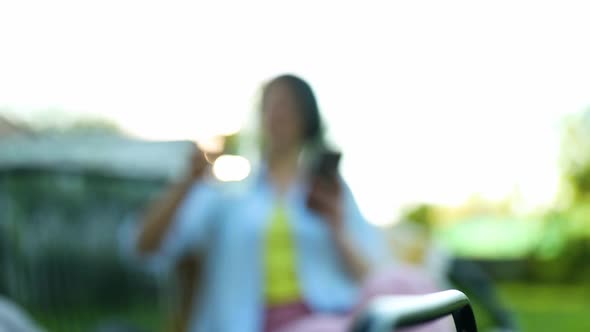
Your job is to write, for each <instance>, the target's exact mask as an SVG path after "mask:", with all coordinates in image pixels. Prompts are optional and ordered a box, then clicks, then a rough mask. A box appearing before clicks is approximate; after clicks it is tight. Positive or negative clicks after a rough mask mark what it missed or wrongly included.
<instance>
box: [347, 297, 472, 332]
mask: <svg viewBox="0 0 590 332" xmlns="http://www.w3.org/2000/svg"><path fill="white" fill-rule="evenodd" d="M448 315H452V316H453V320H454V321H455V327H456V329H457V331H459V332H477V325H476V322H475V316H474V315H473V310H472V308H471V305H470V303H469V299H468V298H467V296H466V295H465V294H463V293H462V292H460V291H458V290H448V291H443V292H438V293H431V294H426V295H412V296H405V295H404V296H383V297H378V298H376V299H375V300H373V301H372V302H371V303H370V304H369V305H368V306H367V309H366V310H365V311H363V312H362V313H361V314H360V315H359V316H357V317H356V320H355V322H354V323H353V325H352V329H351V332H391V331H395V330H396V329H397V328H401V327H409V326H415V325H418V324H421V323H426V322H430V321H433V320H435V319H438V318H442V317H445V316H448Z"/></svg>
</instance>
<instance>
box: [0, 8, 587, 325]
mask: <svg viewBox="0 0 590 332" xmlns="http://www.w3.org/2000/svg"><path fill="white" fill-rule="evenodd" d="M589 10H590V7H588V6H587V5H584V4H576V5H574V4H572V3H568V4H560V5H557V4H546V3H544V4H540V3H536V2H529V1H525V2H518V3H512V4H471V3H469V4H468V3H459V2H450V3H449V2H445V3H436V2H430V3H428V4H427V5H422V4H402V3H394V4H391V3H386V2H368V3H364V2H363V4H360V3H358V4H341V3H330V2H326V3H322V4H317V3H312V2H306V1H304V2H297V4H290V5H288V4H276V3H273V2H260V1H258V2H254V3H250V2H248V3H244V4H236V3H234V4H232V5H231V6H229V7H227V6H225V5H221V4H208V5H205V4H192V5H190V4H181V3H169V2H163V1H160V2H154V3H149V4H147V3H144V2H140V1H130V2H125V3H120V2H114V1H105V2H101V3H100V4H89V3H86V4H83V2H76V3H72V2H68V1H52V2H47V3H37V2H29V1H19V2H6V3H2V4H0V45H1V46H0V47H1V50H0V295H5V296H7V297H8V298H10V299H12V300H13V301H15V302H16V303H18V304H19V305H20V306H22V307H23V308H25V309H26V310H27V311H28V312H29V313H31V314H32V316H33V317H34V318H35V319H36V321H37V322H38V323H39V324H40V325H41V326H44V327H45V328H46V329H47V330H48V331H91V330H92V329H98V328H99V326H100V325H101V324H107V325H108V322H109V321H115V322H117V321H119V322H122V324H123V323H125V322H128V323H130V324H134V325H137V326H139V327H144V328H147V329H148V330H150V328H151V329H152V330H156V329H154V326H165V325H166V324H167V323H166V320H167V315H166V312H167V311H170V309H169V308H170V306H172V305H173V304H171V303H172V302H174V300H175V299H174V298H173V297H174V295H173V294H174V290H173V288H174V283H173V282H171V281H169V280H160V279H154V278H149V277H146V275H145V274H144V273H142V272H141V271H139V270H137V269H136V268H134V267H132V266H128V265H126V264H125V263H124V262H122V260H121V259H120V257H119V256H120V255H119V253H118V251H117V246H116V230H117V227H118V225H120V224H121V222H122V221H123V220H125V219H126V218H133V217H134V216H135V215H137V214H138V213H141V212H142V211H143V208H145V205H146V204H147V203H148V202H150V200H151V199H153V197H155V195H157V194H158V193H160V192H161V191H162V190H163V189H164V188H165V187H166V186H167V185H168V184H170V183H172V182H173V181H174V179H175V178H176V177H177V176H179V175H180V174H182V172H184V167H186V161H187V160H188V157H189V156H188V154H189V153H190V146H191V144H192V142H195V141H196V142H198V143H199V144H200V145H201V146H203V147H207V148H209V149H211V148H213V149H215V148H216V147H217V146H218V145H219V143H218V141H217V140H216V137H219V136H228V137H229V139H227V140H226V144H225V148H224V150H225V153H226V154H227V156H225V157H226V158H219V159H218V161H219V163H216V166H215V169H214V170H216V176H217V177H218V178H219V179H221V180H232V181H235V180H239V179H241V178H243V177H244V176H246V175H247V173H248V171H249V169H250V163H255V162H256V154H255V151H256V146H257V137H254V136H253V134H252V133H253V132H254V130H253V126H254V124H253V123H254V121H253V119H252V117H253V113H254V112H253V111H252V109H254V108H255V107H256V98H257V94H258V93H259V92H258V91H257V90H256V89H257V88H258V87H259V86H260V84H261V83H262V82H263V81H264V80H265V79H267V78H270V77H271V76H273V75H275V74H278V73H282V72H294V73H296V74H299V75H301V76H303V77H305V78H307V79H308V80H309V81H310V82H311V83H312V84H313V85H314V86H315V87H316V92H317V95H318V97H319V100H320V104H321V105H320V106H321V108H322V111H323V114H325V116H326V120H327V123H328V124H329V128H328V136H329V138H330V140H331V142H332V143H334V144H335V145H336V146H338V147H339V148H340V149H341V150H342V151H343V152H344V159H343V165H342V166H343V168H342V171H343V173H344V176H345V177H346V178H347V179H348V182H349V184H350V186H351V187H352V189H353V190H354V192H355V196H356V198H357V200H358V202H359V204H360V205H361V209H362V210H363V212H364V214H365V215H366V216H367V217H368V219H369V220H370V221H371V222H373V223H375V224H378V225H380V226H382V227H383V228H384V231H385V232H392V233H394V234H395V232H398V229H399V232H398V234H407V236H406V235H404V236H403V240H404V241H405V242H406V249H407V248H409V247H412V245H415V244H416V243H419V241H421V239H420V236H419V235H416V233H412V232H408V233H403V232H402V231H401V229H402V228H403V227H404V226H406V225H409V224H423V225H427V226H428V228H429V229H430V230H431V232H432V238H431V239H430V240H432V241H435V242H436V243H438V244H440V245H441V246H443V247H444V248H446V250H448V251H449V252H450V253H452V255H454V256H455V257H458V258H459V259H463V260H468V261H470V262H475V263H476V264H478V265H479V266H481V267H482V268H483V270H485V271H486V272H487V273H488V274H489V275H490V276H491V277H492V279H493V280H494V281H495V282H496V284H497V288H498V291H499V297H500V299H501V300H502V302H503V303H505V304H506V306H507V307H508V308H509V309H511V310H512V311H514V312H515V314H516V318H517V320H518V322H519V324H520V325H521V327H522V329H523V331H536V332H539V331H555V330H559V331H587V330H590V80H588V77H590V62H589V61H588V59H590V47H588V42H587V41H588V39H589V37H590V36H589V35H588V34H589V33H590V22H589V21H588V20H587V14H588V11H589ZM303 22H304V24H303ZM238 155H239V156H241V157H237V156H238ZM426 211H427V212H426ZM422 249H423V248H422ZM422 249H420V248H419V249H418V250H422ZM476 304H477V303H476ZM478 318H481V324H482V326H484V327H486V326H489V325H490V323H489V318H487V317H486V313H485V312H484V311H483V310H482V311H481V313H480V315H479V316H478Z"/></svg>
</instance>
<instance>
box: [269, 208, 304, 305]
mask: <svg viewBox="0 0 590 332" xmlns="http://www.w3.org/2000/svg"><path fill="white" fill-rule="evenodd" d="M287 218H288V217H287V211H286V209H285V207H284V206H283V205H282V204H277V205H276V206H275V207H274V209H273V212H272V214H271V220H270V224H269V226H268V230H267V234H266V250H265V271H266V283H265V286H266V288H265V298H266V302H267V304H269V305H279V304H285V303H290V302H295V301H297V300H299V299H300V298H301V296H300V294H301V291H300V288H299V282H298V280H297V270H296V266H295V265H296V257H295V256H296V252H295V251H296V250H295V244H294V241H293V237H292V234H291V229H290V227H289V222H288V220H287Z"/></svg>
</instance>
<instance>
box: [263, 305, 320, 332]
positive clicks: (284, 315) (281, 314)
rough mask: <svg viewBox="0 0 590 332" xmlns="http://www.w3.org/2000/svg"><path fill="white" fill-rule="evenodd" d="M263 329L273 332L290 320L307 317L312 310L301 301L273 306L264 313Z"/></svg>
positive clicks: (266, 331)
mask: <svg viewBox="0 0 590 332" xmlns="http://www.w3.org/2000/svg"><path fill="white" fill-rule="evenodd" d="M264 314H265V317H264V331H265V332H274V331H277V330H279V329H280V328H281V327H282V326H284V325H286V324H289V323H291V322H294V321H297V320H300V319H303V318H305V317H309V316H310V315H311V314H312V312H311V310H310V309H309V307H307V305H305V303H303V302H296V303H290V304H286V305H281V306H274V307H270V308H268V309H266V312H265V313H264Z"/></svg>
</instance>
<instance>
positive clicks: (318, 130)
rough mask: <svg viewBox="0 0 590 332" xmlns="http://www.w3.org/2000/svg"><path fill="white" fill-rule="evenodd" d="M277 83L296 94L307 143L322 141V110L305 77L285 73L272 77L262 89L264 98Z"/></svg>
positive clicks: (263, 98)
mask: <svg viewBox="0 0 590 332" xmlns="http://www.w3.org/2000/svg"><path fill="white" fill-rule="evenodd" d="M275 84H286V85H287V86H288V87H289V88H290V89H291V90H292V91H293V93H294V94H295V99H296V101H297V103H298V104H299V109H300V111H301V115H302V119H303V126H304V128H305V129H304V140H305V142H307V143H321V141H322V138H323V137H322V136H323V132H322V131H323V130H322V120H321V118H320V110H319V107H318V103H317V100H316V98H315V94H314V93H313V90H312V88H311V86H310V85H309V84H308V83H307V82H305V81H304V80H303V79H301V78H299V77H297V76H295V75H291V74H285V75H281V76H278V77H275V78H274V79H272V80H271V81H270V82H269V83H268V84H266V86H265V87H264V90H263V91H262V100H263V102H264V100H265V99H266V95H267V93H268V91H269V90H270V88H271V87H272V86H273V85H275Z"/></svg>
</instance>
